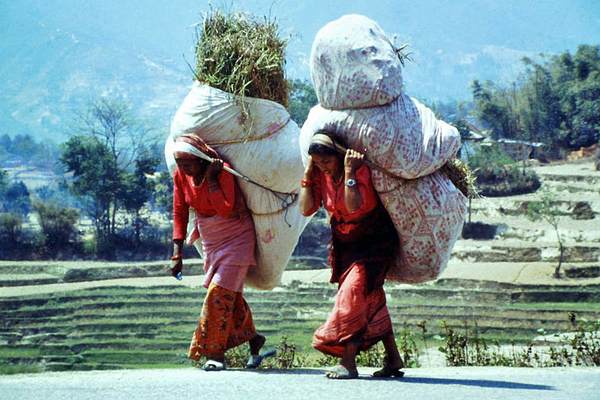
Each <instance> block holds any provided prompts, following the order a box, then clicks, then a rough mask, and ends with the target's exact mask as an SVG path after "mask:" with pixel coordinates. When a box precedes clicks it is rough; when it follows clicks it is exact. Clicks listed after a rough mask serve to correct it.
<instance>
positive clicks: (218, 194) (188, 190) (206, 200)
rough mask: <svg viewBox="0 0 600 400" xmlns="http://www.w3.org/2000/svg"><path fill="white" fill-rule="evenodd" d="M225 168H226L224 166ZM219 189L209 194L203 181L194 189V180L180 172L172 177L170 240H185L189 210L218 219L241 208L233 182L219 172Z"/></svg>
mask: <svg viewBox="0 0 600 400" xmlns="http://www.w3.org/2000/svg"><path fill="white" fill-rule="evenodd" d="M225 165H226V166H229V165H228V164H227V163H225ZM218 180H219V187H220V188H221V190H217V191H214V192H211V191H210V190H208V182H207V180H206V179H204V180H203V181H202V183H201V184H200V186H196V185H194V178H193V177H191V176H188V175H185V174H184V173H183V172H182V171H181V170H179V168H177V169H176V170H175V175H174V176H173V240H178V239H181V240H184V239H185V237H186V232H187V224H188V218H189V208H190V207H192V208H193V209H194V210H196V213H197V214H199V215H202V216H205V217H212V216H214V215H217V214H218V215H220V216H222V217H226V218H227V217H231V216H232V215H233V214H234V211H235V209H236V204H237V205H238V207H237V208H239V207H240V204H241V202H240V199H238V198H237V197H239V196H240V194H239V193H238V190H236V183H235V178H234V176H233V175H231V174H230V173H229V172H227V171H224V170H222V171H221V172H220V173H219V177H218Z"/></svg>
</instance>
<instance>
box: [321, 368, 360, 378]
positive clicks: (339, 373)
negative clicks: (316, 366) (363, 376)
mask: <svg viewBox="0 0 600 400" xmlns="http://www.w3.org/2000/svg"><path fill="white" fill-rule="evenodd" d="M325 376H326V377H327V378H329V379H356V378H358V371H356V370H354V371H349V370H348V368H346V367H344V366H343V365H338V366H337V367H335V368H333V369H332V370H331V371H328V372H327V373H326V374H325Z"/></svg>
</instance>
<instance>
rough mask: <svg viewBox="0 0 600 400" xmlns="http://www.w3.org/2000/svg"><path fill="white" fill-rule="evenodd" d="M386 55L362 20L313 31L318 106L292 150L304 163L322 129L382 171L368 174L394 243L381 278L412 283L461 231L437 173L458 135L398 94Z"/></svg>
mask: <svg viewBox="0 0 600 400" xmlns="http://www.w3.org/2000/svg"><path fill="white" fill-rule="evenodd" d="M355 32H362V34H361V35H356V34H355ZM393 51H394V50H393V46H392V44H391V42H390V41H389V40H387V38H385V34H384V33H383V31H382V30H381V28H380V27H379V26H378V25H377V24H376V23H375V22H373V21H372V20H370V19H368V18H366V17H363V16H357V15H350V16H344V17H342V18H340V19H338V20H336V21H333V22H331V23H329V24H327V25H326V26H325V27H324V28H322V29H321V30H320V31H319V33H318V34H317V37H316V39H315V42H314V43H313V50H312V53H311V61H310V63H311V75H312V78H313V81H314V82H315V91H316V93H317V96H318V98H319V100H320V101H321V103H320V104H319V105H317V106H315V107H313V108H312V109H311V111H310V113H309V115H308V118H307V120H306V122H305V123H304V125H303V126H302V131H301V137H300V148H301V153H302V155H303V162H306V160H307V151H308V146H309V144H310V140H311V137H312V135H313V134H314V133H315V132H316V131H318V130H321V129H325V130H327V131H329V132H334V133H336V134H337V135H338V136H339V137H342V138H343V139H344V140H345V141H346V144H347V145H348V146H349V147H351V148H353V149H355V150H358V151H361V152H363V153H365V154H366V156H367V158H368V159H369V160H370V161H372V162H374V163H375V164H377V165H378V166H380V167H382V168H383V169H384V170H385V171H387V172H388V173H383V172H381V171H379V170H377V169H375V168H372V172H371V175H372V178H373V184H374V186H375V190H377V192H378V194H379V197H380V198H381V200H382V203H383V205H384V206H385V208H386V210H387V211H388V213H389V214H390V217H391V218H392V221H393V222H394V226H395V227H396V230H397V232H398V236H399V241H400V243H399V249H400V250H399V253H398V255H397V257H396V264H395V266H394V267H393V268H392V269H391V270H390V272H389V273H388V278H389V279H393V280H397V281H400V282H407V283H417V282H424V281H428V280H432V279H435V278H437V276H438V275H439V274H440V273H441V272H442V271H443V269H444V268H445V267H446V265H447V262H448V259H449V257H450V253H451V251H452V248H453V246H454V243H455V242H456V239H457V238H458V236H459V235H460V232H461V229H462V224H463V222H464V216H465V212H466V198H465V196H464V195H463V194H462V193H461V192H460V191H459V190H458V189H457V188H456V187H455V186H454V184H452V182H451V181H450V180H449V179H448V177H447V176H445V175H444V174H442V173H440V172H439V171H438V170H439V168H440V167H441V166H443V165H444V164H445V163H446V162H447V161H448V160H450V159H451V158H453V157H454V156H455V155H456V153H457V152H458V150H459V148H460V135H459V133H458V131H457V130H456V129H455V128H454V127H452V126H450V125H449V124H447V123H445V122H444V121H440V120H438V119H436V118H435V116H434V114H433V112H432V111H431V110H430V109H428V108H427V107H425V106H424V105H423V104H421V103H419V102H418V101H417V100H415V99H413V98H411V97H409V96H407V95H406V94H404V93H403V92H402V77H401V64H400V61H399V59H398V58H397V56H396V55H395V54H393ZM381 88H384V90H383V94H382V93H379V91H380V90H381ZM323 102H324V103H323Z"/></svg>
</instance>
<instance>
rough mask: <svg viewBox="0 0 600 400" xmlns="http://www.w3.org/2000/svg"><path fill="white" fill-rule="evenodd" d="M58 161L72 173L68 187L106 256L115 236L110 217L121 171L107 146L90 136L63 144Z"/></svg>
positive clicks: (115, 206) (98, 248) (113, 209)
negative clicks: (79, 203) (79, 200)
mask: <svg viewBox="0 0 600 400" xmlns="http://www.w3.org/2000/svg"><path fill="white" fill-rule="evenodd" d="M60 160H61V162H62V163H63V164H64V166H65V167H66V169H67V171H68V172H71V173H72V174H73V178H72V182H71V184H70V190H71V191H72V192H73V194H75V195H76V196H79V197H80V198H81V199H82V201H83V204H84V206H85V212H86V213H87V214H88V216H89V217H90V218H91V219H92V221H93V222H94V226H95V229H96V248H97V250H98V252H99V253H101V255H109V254H108V251H109V248H108V247H107V246H109V244H110V242H111V239H112V238H113V237H114V235H115V224H114V219H113V218H112V216H113V215H114V213H116V209H117V207H118V205H117V193H119V192H120V191H121V190H122V183H121V171H120V170H119V169H118V168H116V163H115V160H114V157H113V155H112V153H111V152H110V149H109V148H108V147H107V146H106V145H104V144H103V143H101V142H100V141H99V140H98V139H97V138H96V137H93V136H74V137H72V138H70V139H69V140H68V141H67V142H66V143H65V144H64V145H63V153H62V155H61V159H60Z"/></svg>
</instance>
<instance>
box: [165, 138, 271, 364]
mask: <svg viewBox="0 0 600 400" xmlns="http://www.w3.org/2000/svg"><path fill="white" fill-rule="evenodd" d="M174 156H175V161H176V163H177V169H176V171H175V174H174V176H173V190H174V193H173V243H174V246H173V257H171V273H172V275H173V276H175V277H178V276H180V274H181V270H182V268H183V252H182V249H183V242H184V239H185V237H186V230H187V225H188V218H189V208H190V207H192V208H193V209H194V210H195V212H196V220H195V228H194V231H193V233H192V235H191V239H192V241H194V240H196V239H198V238H199V237H201V238H202V247H203V249H204V254H205V260H204V271H205V273H206V275H205V280H204V287H206V288H208V292H207V294H206V298H205V299H204V304H203V307H202V314H201V317H200V321H199V323H198V327H197V329H196V331H195V332H194V335H193V337H192V342H191V345H190V349H189V352H188V357H189V358H191V359H192V360H198V359H200V357H201V356H205V357H207V358H208V361H207V362H206V363H205V364H204V367H203V368H204V370H206V371H217V370H223V369H225V368H226V366H225V351H226V350H228V349H230V348H233V347H236V346H238V345H240V344H242V343H245V342H249V344H250V353H251V356H250V359H249V360H248V363H247V365H246V367H247V368H256V367H258V365H259V364H260V362H261V361H262V359H263V358H264V357H265V356H268V355H270V353H269V354H262V355H259V351H260V349H261V348H262V346H263V345H264V343H265V340H266V339H265V337H264V336H262V335H260V334H258V333H257V332H256V328H255V327H254V322H253V320H252V313H251V311H250V308H249V307H248V304H247V303H246V301H245V300H244V297H243V296H242V290H243V286H244V280H245V278H246V274H247V272H248V268H252V267H254V266H255V265H256V259H255V247H256V235H255V231H254V224H253V222H252V217H251V216H250V213H249V212H248V209H247V207H246V204H245V201H244V198H243V195H242V193H241V192H240V189H239V187H238V185H237V183H236V181H235V177H234V176H233V175H232V174H230V173H229V172H227V171H225V170H223V166H224V165H227V164H226V163H224V162H223V160H221V158H220V157H219V155H218V154H217V153H216V152H215V151H214V150H213V149H212V148H210V147H209V146H208V145H206V143H205V142H204V141H203V140H202V139H200V138H199V137H197V136H195V135H183V136H181V137H179V138H178V139H177V140H176V141H175V146H174ZM206 156H208V157H209V158H211V159H212V160H213V161H212V162H208V161H206V160H205V159H204V158H205V157H206Z"/></svg>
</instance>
